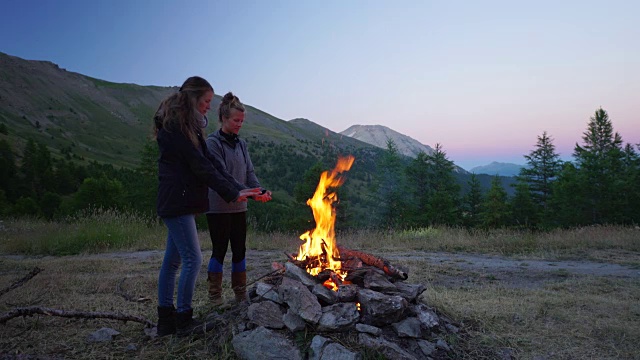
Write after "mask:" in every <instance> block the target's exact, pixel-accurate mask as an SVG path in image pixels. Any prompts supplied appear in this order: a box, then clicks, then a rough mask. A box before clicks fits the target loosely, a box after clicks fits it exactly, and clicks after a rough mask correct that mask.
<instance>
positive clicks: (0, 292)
mask: <svg viewBox="0 0 640 360" xmlns="http://www.w3.org/2000/svg"><path fill="white" fill-rule="evenodd" d="M41 271H42V269H40V268H39V267H37V266H36V267H34V268H33V270H31V272H30V273H28V274H27V275H26V276H25V277H23V278H22V279H20V280H18V281H16V282H14V283H13V284H11V286H9V287H8V288H5V289H3V290H0V296H2V295H4V294H6V293H8V292H9V291H11V290H13V289H15V288H17V287H20V286H22V285H24V284H25V283H26V282H27V281H29V280H31V279H32V278H33V277H34V276H36V275H38V273H39V272H41Z"/></svg>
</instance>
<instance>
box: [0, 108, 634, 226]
mask: <svg viewBox="0 0 640 360" xmlns="http://www.w3.org/2000/svg"><path fill="white" fill-rule="evenodd" d="M2 130H3V133H4V134H7V133H8V131H7V129H6V128H5V127H3V128H2ZM308 145H309V144H306V145H304V147H303V148H302V150H301V149H300V148H296V147H293V146H292V145H290V144H289V145H283V144H275V143H260V142H259V141H258V140H257V139H256V140H255V141H252V142H251V146H252V148H251V154H252V159H253V160H254V165H255V166H256V172H257V174H258V177H259V178H260V179H261V181H262V183H263V186H265V187H267V188H269V189H271V190H273V191H274V192H275V194H276V196H274V200H273V201H271V202H269V203H265V204H255V203H253V202H250V203H249V213H248V215H249V222H250V224H251V226H253V227H254V228H255V229H257V230H262V231H272V230H285V231H286V230H295V231H299V230H301V229H304V230H306V229H308V228H312V227H313V224H312V220H313V219H312V215H311V210H310V209H309V208H308V206H307V205H306V200H307V199H308V198H310V197H311V196H312V195H313V192H314V191H315V188H316V185H317V182H318V179H319V176H320V173H321V172H322V171H324V170H327V169H330V168H331V167H333V165H334V164H335V160H336V158H337V156H338V155H339V154H338V150H337V149H334V148H329V147H327V148H322V149H321V151H320V152H318V150H317V149H315V150H313V149H310V148H309V147H308ZM639 150H640V144H635V145H632V144H623V142H622V138H621V136H620V135H619V134H618V133H616V132H614V130H613V125H612V122H611V120H610V119H609V117H608V114H607V113H606V111H604V110H603V109H598V110H597V111H596V112H595V114H594V116H593V117H591V119H590V121H589V123H588V127H587V130H586V131H585V132H584V133H583V136H582V143H581V144H578V143H576V146H575V149H574V152H573V161H567V162H564V161H562V160H560V156H559V154H558V153H557V152H556V150H555V146H554V144H553V139H552V137H551V136H550V135H549V134H548V133H547V132H544V133H543V134H541V135H540V136H538V137H537V144H536V146H535V148H534V149H533V150H532V151H531V152H530V153H529V154H527V155H524V158H525V159H526V167H525V168H523V169H522V170H521V172H520V174H519V175H518V176H517V177H516V180H517V181H516V182H515V184H514V187H515V188H514V189H512V191H507V190H508V189H505V187H504V186H503V183H502V181H501V180H500V178H499V177H498V176H496V177H494V178H493V181H492V183H491V186H490V187H489V189H488V190H483V188H482V187H481V184H480V181H479V179H478V176H476V175H475V174H471V176H470V177H469V178H468V180H466V183H461V182H460V180H459V176H457V174H456V172H455V166H454V164H453V162H452V161H450V160H449V159H448V158H447V155H446V152H445V151H444V149H443V147H442V146H441V145H440V144H438V145H436V147H435V151H434V152H433V153H432V154H425V153H420V154H419V155H418V156H417V157H416V158H415V159H410V160H408V159H407V158H406V157H404V156H402V155H401V154H400V153H399V152H398V149H397V147H396V145H395V144H394V143H393V142H392V141H389V142H388V143H387V149H386V151H381V152H378V151H372V150H370V149H360V150H358V149H348V151H349V152H351V153H354V155H355V157H356V164H355V165H354V167H353V168H352V170H351V171H350V173H349V174H348V181H347V183H346V184H345V185H343V186H342V187H341V188H340V189H337V191H338V196H339V199H340V203H339V204H338V205H337V209H338V218H337V221H338V228H348V227H351V228H362V227H370V228H386V229H388V228H410V227H425V226H441V225H444V226H464V227H468V228H501V227H515V228H523V229H550V228H556V227H573V226H584V225H590V224H637V223H638V222H640V179H639V176H640V160H639V155H638V151H639ZM343 152H344V149H343ZM22 153H23V156H22V158H21V159H20V161H17V159H16V158H15V156H14V153H13V151H12V149H11V147H10V145H9V144H8V143H7V141H6V140H4V139H1V140H0V216H1V217H9V216H11V217H21V216H36V217H41V218H44V219H48V220H60V219H63V218H67V217H69V216H71V215H74V214H76V213H78V212H79V211H82V210H85V209H87V208H109V209H117V210H121V211H134V212H137V213H141V214H144V215H147V216H148V218H149V219H154V218H155V197H156V193H157V158H158V150H157V145H156V143H155V141H153V140H149V141H147V142H145V144H144V146H143V149H142V151H141V153H140V162H139V166H138V167H137V168H135V169H129V168H124V167H122V168H116V167H114V166H113V165H110V164H101V163H97V162H94V161H92V162H89V163H87V164H86V165H80V164H78V163H76V162H74V161H73V160H74V158H73V157H70V156H68V155H69V154H68V153H67V154H66V155H67V156H62V157H60V158H58V157H53V156H52V155H51V153H50V151H49V149H48V148H47V147H46V146H45V145H43V144H40V143H38V142H36V141H34V140H31V139H30V140H28V141H27V142H26V144H25V145H24V149H23V152H22ZM463 189H464V190H463ZM509 194H512V195H509ZM200 224H202V225H203V224H205V222H204V221H203V220H200ZM203 226H204V225H203Z"/></svg>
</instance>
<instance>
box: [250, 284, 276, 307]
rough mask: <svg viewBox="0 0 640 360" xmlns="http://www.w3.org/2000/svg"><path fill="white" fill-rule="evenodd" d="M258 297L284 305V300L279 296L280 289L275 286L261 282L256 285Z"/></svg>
mask: <svg viewBox="0 0 640 360" xmlns="http://www.w3.org/2000/svg"><path fill="white" fill-rule="evenodd" d="M256 295H258V296H259V297H260V298H262V299H266V300H271V301H273V302H275V303H278V304H282V299H281V298H280V295H279V294H278V288H277V287H276V286H274V285H271V284H267V283H263V282H259V283H257V284H256Z"/></svg>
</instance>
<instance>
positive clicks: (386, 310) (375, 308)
mask: <svg viewBox="0 0 640 360" xmlns="http://www.w3.org/2000/svg"><path fill="white" fill-rule="evenodd" d="M358 302H359V303H360V311H361V314H362V319H361V322H363V323H365V324H367V325H375V326H384V325H390V324H393V323H394V322H397V321H398V320H400V319H401V318H402V315H403V313H404V310H405V309H406V308H407V306H408V303H407V300H405V299H404V298H403V297H401V296H397V295H393V296H388V295H385V294H382V293H379V292H377V291H373V290H369V289H361V290H360V291H358Z"/></svg>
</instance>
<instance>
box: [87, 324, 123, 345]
mask: <svg viewBox="0 0 640 360" xmlns="http://www.w3.org/2000/svg"><path fill="white" fill-rule="evenodd" d="M117 335H120V332H118V331H116V330H114V329H111V328H106V327H104V328H102V329H100V330H98V331H95V332H93V333H91V334H89V336H87V341H88V342H106V341H111V340H113V337H114V336H117Z"/></svg>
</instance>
